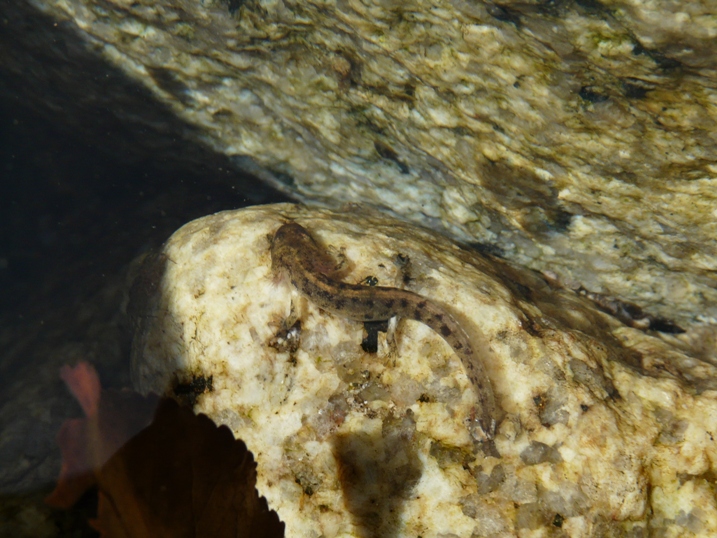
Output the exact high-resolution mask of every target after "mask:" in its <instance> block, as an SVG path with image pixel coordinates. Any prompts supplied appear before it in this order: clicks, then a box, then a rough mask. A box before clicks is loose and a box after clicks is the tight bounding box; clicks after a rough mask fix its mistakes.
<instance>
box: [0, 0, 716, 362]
mask: <svg viewBox="0 0 717 538" xmlns="http://www.w3.org/2000/svg"><path fill="white" fill-rule="evenodd" d="M3 9H4V10H6V13H8V14H9V15H7V16H6V18H5V19H4V24H5V30H7V32H6V35H7V36H14V37H11V39H8V40H7V43H11V42H23V39H27V36H28V35H31V36H33V35H35V36H37V35H40V34H42V32H43V25H42V24H41V25H28V24H24V25H19V24H16V20H19V19H16V18H15V17H14V14H15V13H17V12H20V11H23V10H37V11H40V12H42V13H43V14H45V15H46V16H48V17H49V18H50V20H56V21H59V24H60V25H61V26H62V27H63V28H65V29H67V31H68V32H70V33H71V32H76V34H77V36H78V41H79V42H81V43H86V44H88V48H89V50H91V51H94V52H93V53H94V54H95V55H97V56H99V57H101V58H103V59H104V60H105V61H106V62H108V64H111V65H112V66H113V68H116V69H119V70H120V71H121V72H123V73H125V74H126V75H127V76H128V77H129V78H131V79H133V80H135V81H138V82H139V85H140V86H142V87H143V88H144V89H145V90H147V91H148V92H149V93H150V94H151V95H153V96H154V97H155V98H156V99H158V100H159V101H160V102H161V103H163V104H164V105H166V107H167V108H169V109H171V110H173V111H174V113H175V114H176V115H177V116H178V117H179V118H181V119H182V120H183V121H184V122H186V124H187V125H189V126H191V128H190V129H187V130H186V132H183V134H184V135H185V136H188V137H191V138H192V139H195V140H199V141H201V142H202V143H206V144H208V145H209V146H211V147H212V148H214V149H215V150H217V151H219V152H221V153H223V154H226V155H229V156H232V158H233V159H234V162H235V164H236V165H237V166H239V167H242V168H244V169H247V170H250V171H252V172H253V173H255V174H257V175H259V176H260V177H262V178H264V179H266V180H267V181H269V182H271V183H272V184H273V185H275V186H277V187H279V188H281V189H282V190H283V191H284V192H286V193H289V194H291V195H292V196H295V197H299V198H301V199H302V200H305V201H320V202H323V203H327V204H335V203H337V202H338V203H343V202H350V201H353V202H368V203H373V204H375V205H379V206H383V207H384V208H387V209H389V210H391V211H393V212H395V213H397V214H400V215H402V216H403V217H405V218H407V219H410V220H413V221H414V222H419V223H421V224H424V225H429V226H431V227H434V228H442V229H443V230H444V231H447V232H448V233H449V234H451V235H453V236H454V237H457V238H459V239H461V240H463V241H473V242H478V243H482V244H484V245H485V246H486V248H489V249H491V250H492V251H494V252H500V253H501V254H502V255H503V256H505V257H506V258H508V259H510V260H511V261H514V262H517V263H519V264H522V265H526V266H529V267H532V268H535V269H540V270H551V271H553V272H555V273H556V275H557V276H558V277H559V278H560V279H561V280H563V281H565V282H567V283H569V285H572V283H573V282H574V283H576V284H577V285H582V286H584V287H585V288H586V289H587V290H589V291H591V292H597V293H602V294H607V295H613V296H616V297H619V298H621V299H623V300H626V301H629V302H633V303H637V304H639V305H641V306H643V307H645V308H646V309H647V310H648V311H649V312H650V313H651V314H653V315H657V316H663V317H668V318H670V319H672V320H674V321H675V322H676V323H677V324H678V325H680V326H684V328H687V329H690V331H691V332H689V334H690V338H691V343H692V349H693V351H694V352H695V353H699V354H701V356H704V357H712V358H714V357H715V346H714V341H715V339H717V337H716V336H715V328H714V327H715V325H716V321H715V320H717V277H716V276H715V274H716V273H715V271H716V270H717V227H716V225H715V209H714V208H715V204H716V202H717V195H716V194H715V193H717V189H716V188H715V187H716V184H717V143H716V142H717V140H716V138H715V137H716V135H715V133H716V132H717V129H716V128H715V127H716V119H717V106H716V105H715V103H717V98H716V96H717V76H716V75H715V68H716V67H717V63H716V61H715V58H717V54H715V43H717V40H715V36H717V22H716V20H715V17H714V10H713V8H712V6H711V4H710V2H689V3H681V2H651V1H639V0H635V1H629V2H628V1H624V0H623V1H619V0H614V1H613V0H610V1H606V2H596V1H578V2H570V1H566V2H538V3H525V2H502V3H500V4H494V3H490V2H467V1H465V0H446V1H442V2H422V1H418V0H417V1H414V2H410V3H406V2H371V1H359V0H341V1H337V2H335V3H328V4H327V3H326V2H292V1H273V2H263V1H262V2H259V1H256V0H249V1H246V2H241V1H236V0H210V1H205V2H195V1H185V0H151V1H149V0H133V1H131V2H129V1H124V0H115V1H111V2H94V1H91V0H62V1H57V2H56V1H49V0H30V1H27V2H26V1H24V0H9V1H8V2H6V3H4V8H3ZM45 26H47V27H48V28H49V27H50V25H49V24H47V25H45ZM33 39H34V38H33ZM47 48H48V49H49V50H48V53H50V52H52V51H53V50H54V49H55V47H53V46H52V45H48V47H47ZM77 48H79V47H78V46H77V44H76V43H69V44H66V45H64V46H63V47H62V51H63V54H64V56H62V61H66V62H67V65H66V67H67V69H60V68H57V69H56V68H55V67H54V66H53V67H52V68H50V69H48V68H47V67H43V66H42V65H40V66H38V68H33V69H30V70H28V69H26V65H25V64H26V63H27V61H26V60H23V61H22V62H21V63H19V64H18V63H17V62H16V61H15V60H14V59H13V58H15V57H16V55H14V54H10V53H8V52H7V51H6V52H5V54H4V55H3V58H4V61H3V63H4V64H5V65H6V67H5V69H10V70H11V71H12V73H13V76H18V77H27V76H30V77H32V76H43V75H45V74H46V73H47V72H48V71H53V72H54V71H57V72H58V73H59V72H72V70H73V65H74V64H73V58H74V56H73V54H72V52H73V50H75V49H77ZM58 50H59V49H58ZM38 54H40V53H38ZM7 66H14V67H7ZM74 69H75V70H77V69H78V68H77V67H76V66H75V67H74ZM80 69H81V68H80ZM29 73H33V74H35V75H29ZM37 74H41V75H37ZM59 78H60V79H61V80H63V82H65V83H66V84H71V81H68V80H66V79H65V78H64V77H59ZM48 80H51V81H53V82H55V80H56V79H53V78H52V77H50V78H49V79H48ZM102 80H103V77H102V76H99V75H98V76H97V77H93V78H92V84H93V88H94V87H95V86H94V85H96V84H98V82H97V81H102ZM118 88H119V89H120V90H121V89H122V88H123V86H122V84H121V83H119V82H118V81H117V80H116V77H113V78H112V81H111V82H108V83H107V88H106V89H107V92H109V94H111V95H116V94H117V93H118ZM82 89H83V90H84V86H83V88H82ZM122 91H123V92H124V94H127V95H129V94H130V93H131V91H130V89H126V90H122ZM122 91H120V92H119V93H122ZM107 92H103V91H101V90H100V89H93V90H92V91H91V92H90V93H92V94H94V95H87V96H86V98H82V97H83V94H82V93H81V92H74V94H73V95H75V96H77V98H75V99H69V100H64V101H63V100H61V99H58V98H57V95H58V94H60V93H61V91H60V90H58V86H57V85H56V84H55V85H53V91H52V92H46V93H47V99H49V100H50V101H53V102H56V101H59V102H61V103H62V106H67V107H72V106H79V107H85V108H87V107H91V106H92V103H93V102H95V103H104V95H105V94H106V93H107ZM116 101H117V102H121V103H122V105H121V106H117V107H112V106H111V105H108V106H109V107H110V108H112V109H116V110H118V111H127V112H126V113H124V114H123V116H124V120H126V121H139V123H142V121H144V123H146V124H147V127H148V128H149V129H153V128H155V127H157V122H156V121H155V120H153V119H151V117H150V118H148V119H146V120H145V119H144V118H145V117H147V116H148V115H150V116H151V113H150V112H148V111H147V110H146V107H138V111H137V112H136V113H132V111H131V110H132V108H131V106H126V105H127V103H125V97H123V96H122V95H118V96H117V97H116ZM56 108H57V107H56ZM102 108H105V107H104V105H103V106H102ZM117 114H121V113H120V112H117ZM166 128H167V127H166V126H164V127H160V129H166ZM172 128H173V129H176V130H182V129H181V128H180V129H177V128H176V126H175V127H172ZM183 131H184V130H183ZM705 340H707V341H708V342H710V344H709V345H704V343H703V342H704V341H705Z"/></svg>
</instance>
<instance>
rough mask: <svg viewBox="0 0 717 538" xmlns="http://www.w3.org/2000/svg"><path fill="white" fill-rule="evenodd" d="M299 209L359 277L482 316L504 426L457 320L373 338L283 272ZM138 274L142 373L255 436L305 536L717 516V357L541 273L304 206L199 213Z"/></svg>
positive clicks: (480, 328) (482, 341) (684, 522)
mask: <svg viewBox="0 0 717 538" xmlns="http://www.w3.org/2000/svg"><path fill="white" fill-rule="evenodd" d="M287 219H295V220H296V221H297V222H299V223H300V224H301V225H302V226H304V227H305V228H307V229H308V230H310V231H311V233H312V234H313V235H314V237H316V238H317V239H318V240H320V241H321V242H322V244H323V245H324V246H325V247H326V248H327V249H328V251H329V252H330V253H331V254H332V256H333V257H334V258H335V259H336V260H337V262H341V264H342V267H343V268H344V269H345V277H344V280H346V281H348V282H354V283H360V282H363V281H364V280H365V279H366V278H368V277H375V278H376V279H378V282H379V284H380V285H384V286H393V287H406V288H408V289H411V290H412V291H415V292H417V293H419V294H422V295H424V296H426V297H428V298H430V299H431V300H435V301H437V302H439V303H441V304H444V305H447V307H448V308H450V309H451V311H452V312H453V313H454V314H455V315H456V316H457V318H458V319H459V320H461V322H462V323H464V324H465V328H466V330H467V331H468V332H469V334H471V336H472V338H474V339H475V342H474V344H475V346H476V347H480V348H481V349H482V352H483V356H484V358H485V360H486V367H487V369H488V373H489V376H490V378H491V380H492V383H493V386H494V388H495V392H496V395H497V398H498V403H499V405H500V407H501V409H502V414H501V416H500V417H498V418H499V419H500V420H501V422H500V425H499V427H498V431H497V434H496V437H495V442H494V444H493V445H491V444H490V443H484V442H480V441H479V440H476V439H475V438H474V437H473V436H472V435H471V429H470V428H469V425H470V423H471V419H472V416H471V412H472V409H473V404H474V402H475V400H474V398H475V394H474V393H473V391H472V389H471V387H470V386H469V382H468V379H467V377H466V376H465V372H464V370H463V368H462V366H461V364H460V361H459V359H458V358H457V357H456V356H455V355H454V354H453V353H452V350H451V348H450V347H449V346H448V345H446V344H445V342H443V340H442V339H441V338H440V336H438V335H437V334H435V333H433V332H432V331H431V330H430V329H428V328H427V327H425V326H424V325H422V324H420V323H417V322H411V321H399V323H398V324H397V326H394V327H391V328H389V332H388V333H387V334H386V335H384V334H381V335H380V336H379V346H378V353H376V354H372V353H367V352H365V351H363V350H362V347H361V341H362V335H363V327H362V325H361V324H360V323H358V322H353V321H349V320H346V319H341V318H338V317H335V316H332V315H330V314H328V313H326V312H323V311H321V310H319V309H318V308H316V307H315V306H314V305H313V304H312V303H311V302H310V301H308V300H306V299H305V298H303V297H302V296H300V295H299V294H298V292H297V291H296V290H295V289H294V288H293V287H292V286H291V284H290V283H289V282H287V281H285V280H282V279H278V278H276V277H275V275H274V274H273V273H272V270H271V260H270V253H269V247H270V241H271V237H272V234H273V232H274V231H275V230H276V229H277V228H278V227H279V226H280V225H281V224H282V223H283V222H286V220H287ZM139 282H140V284H139V285H138V286H139V292H137V293H139V295H140V296H143V302H144V307H143V308H144V309H143V310H139V316H138V318H137V319H138V320H139V322H140V323H139V325H138V326H139V327H141V330H140V331H139V332H138V333H137V334H136V335H135V342H134V345H133V348H134V349H133V365H132V376H133V380H134V383H135V386H136V387H137V388H139V389H141V390H143V391H149V390H154V391H157V392H160V393H167V394H172V395H174V396H175V397H180V398H182V399H185V400H187V401H189V402H190V403H191V404H193V405H194V408H195V410H196V411H198V412H203V413H206V414H208V415H209V416H210V417H211V418H212V419H213V420H215V421H216V422H218V423H222V424H226V425H228V426H229V427H230V428H231V429H232V431H233V432H234V433H235V435H236V436H237V437H240V438H242V439H244V440H245V441H246V443H247V445H248V446H249V449H250V450H251V451H252V452H253V453H254V455H255V457H256V460H257V462H258V473H259V479H258V487H259V489H260V492H261V493H262V495H265V496H266V497H267V499H268V500H269V503H270V506H271V507H272V508H273V509H275V510H277V512H278V513H279V516H280V518H281V519H282V520H283V521H284V522H285V523H286V524H287V536H326V537H332V536H418V535H420V536H423V537H437V536H465V537H470V536H517V535H520V536H545V535H546V533H549V534H550V535H556V536H571V537H583V536H584V537H588V536H634V537H643V536H648V535H653V534H654V533H657V534H659V535H664V536H705V537H706V536H714V535H715V533H717V501H716V500H715V496H714V489H715V487H716V484H715V476H716V475H715V473H716V472H717V444H716V443H715V440H714V435H715V434H716V433H717V376H716V375H715V373H716V372H715V367H713V366H711V365H710V364H707V363H703V362H700V361H697V360H694V359H692V358H690V357H688V356H686V355H684V354H682V353H681V352H680V351H679V350H678V347H677V346H676V345H674V344H675V342H676V341H677V337H675V336H669V335H660V334H657V333H645V332H642V331H639V330H637V329H634V328H630V327H626V326H624V325H622V324H621V323H619V322H618V321H617V320H615V319H613V318H611V317H609V316H608V315H606V314H604V313H602V312H600V311H598V310H596V309H595V307H594V305H593V304H592V303H591V302H589V301H587V300H586V299H584V298H582V297H579V296H577V295H576V294H574V293H572V292H570V291H567V290H564V289H561V288H558V289H554V288H551V287H550V286H549V284H548V283H547V282H546V281H545V280H544V279H543V278H541V277H539V276H537V275H536V274H534V273H531V272H529V271H525V270H522V269H516V268H514V267H513V266H511V265H509V264H506V263H505V262H503V261H500V260H497V259H492V258H486V257H484V256H482V255H480V254H477V253H476V252H474V251H472V250H470V249H465V248H459V247H457V246H455V245H453V244H451V243H450V242H448V241H447V240H446V239H445V238H442V237H440V236H437V235H436V234H434V233H432V232H428V231H426V230H423V229H418V228H413V227H410V226H408V225H405V224H402V223H399V222H396V221H393V220H391V219H389V218H387V217H385V216H381V215H379V214H373V213H366V211H365V210H363V209H362V208H358V207H348V208H346V209H345V210H344V211H343V212H340V213H336V212H331V211H328V210H323V211H318V210H308V209H305V208H302V207H300V206H294V205H288V204H286V205H275V206H263V207H255V208H249V209H245V210H240V211H233V212H223V213H218V214H216V215H213V216H209V217H205V218H202V219H199V220H197V221H194V222H191V223H189V224H187V225H186V226H184V227H183V228H181V229H180V230H179V231H178V232H176V233H175V234H174V235H173V236H172V238H170V240H169V241H168V242H167V244H166V245H165V247H164V250H163V252H162V254H161V255H160V256H158V257H157V259H156V262H155V265H154V268H153V270H152V271H149V272H148V273H147V274H146V275H145V278H144V280H140V281H139ZM148 283H153V284H155V285H149V284H148ZM150 289H154V290H156V293H154V294H148V293H146V291H147V290H150ZM137 293H135V297H137V296H138V295H137ZM192 387H195V388H196V387H201V390H195V391H192V390H191V388H192Z"/></svg>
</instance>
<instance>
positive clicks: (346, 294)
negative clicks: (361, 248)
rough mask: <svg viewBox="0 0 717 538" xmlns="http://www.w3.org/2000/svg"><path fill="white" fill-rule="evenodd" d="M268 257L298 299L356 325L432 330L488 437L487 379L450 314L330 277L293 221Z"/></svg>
mask: <svg viewBox="0 0 717 538" xmlns="http://www.w3.org/2000/svg"><path fill="white" fill-rule="evenodd" d="M271 259H272V266H273V269H274V271H275V272H276V273H279V272H283V271H286V272H287V273H288V274H289V277H290V279H291V283H292V284H293V285H294V286H295V287H296V288H297V289H298V290H299V291H300V292H301V293H302V294H303V295H305V296H306V297H307V298H309V300H311V301H312V302H313V303H315V304H316V305H317V306H319V307H320V308H322V309H324V310H326V311H328V312H331V313H332V314H336V315H337V316H341V317H345V318H348V319H353V320H356V321H385V320H388V319H390V318H392V317H394V316H399V317H402V318H407V319H413V320H416V321H420V322H421V323H424V324H426V325H428V326H429V327H430V328H431V329H433V330H434V331H435V332H437V333H438V334H439V335H440V336H441V337H442V338H443V339H444V340H445V341H446V342H448V344H450V345H451V347H452V348H453V349H454V350H455V352H456V355H458V356H459V357H460V359H461V361H463V365H464V366H465V368H466V371H467V372H468V377H469V379H470V380H471V382H472V383H473V386H474V387H475V389H476V393H477V395H478V405H479V409H478V413H477V417H478V419H479V421H480V425H481V428H482V429H483V431H484V433H485V434H486V435H487V436H488V437H489V438H492V437H493V432H494V429H495V411H496V407H495V400H494V396H493V389H492V387H491V383H490V379H489V378H488V376H487V375H486V372H485V368H484V366H483V363H482V362H481V361H480V359H479V357H478V356H477V355H476V354H475V352H474V351H473V347H472V346H471V343H470V339H469V338H468V335H467V334H466V332H465V330H464V329H463V327H461V326H460V325H459V324H458V322H457V321H456V320H455V318H454V317H453V316H452V315H451V314H450V313H448V312H447V311H446V310H445V309H443V308H441V307H440V306H438V305H437V304H436V303H433V302H431V301H429V300H428V299H426V298H425V297H422V296H420V295H418V294H416V293H413V292H411V291H408V290H402V289H399V288H388V287H382V286H362V285H358V284H348V283H346V282H341V281H338V280H334V279H332V278H330V277H329V276H327V274H326V273H328V272H330V269H329V267H330V263H329V262H330V257H329V255H328V254H327V253H326V251H325V250H324V249H322V248H321V247H320V246H319V245H318V244H317V243H316V242H315V241H314V239H313V238H312V237H311V235H309V232H308V231H306V229H305V228H303V227H302V226H301V225H299V224H296V223H295V222H290V223H288V224H284V225H283V226H281V227H280V228H279V229H278V230H277V231H276V233H275V234H274V239H273V241H272V244H271Z"/></svg>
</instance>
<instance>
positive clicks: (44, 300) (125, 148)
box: [0, 69, 286, 537]
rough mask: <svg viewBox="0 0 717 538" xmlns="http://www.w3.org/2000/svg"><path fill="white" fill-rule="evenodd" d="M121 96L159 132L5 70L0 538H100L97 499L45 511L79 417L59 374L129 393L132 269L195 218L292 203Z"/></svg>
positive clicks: (156, 110)
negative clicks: (62, 446)
mask: <svg viewBox="0 0 717 538" xmlns="http://www.w3.org/2000/svg"><path fill="white" fill-rule="evenodd" d="M73 76H76V77H77V79H78V82H77V83H78V84H79V85H81V84H82V77H83V76H84V74H83V73H81V72H79V73H76V74H75V75H73ZM113 76H114V77H117V76H118V75H117V74H114V75H113ZM3 77H5V78H4V79H3ZM123 84H125V87H126V88H130V90H131V91H130V97H129V98H128V100H129V102H131V100H132V98H133V97H132V95H131V93H132V92H133V91H134V95H135V97H137V98H138V99H140V100H141V107H143V108H144V109H148V110H152V113H153V114H155V116H154V117H153V120H156V118H161V121H162V124H161V125H162V129H159V130H157V131H153V130H151V129H143V128H142V127H141V122H139V123H137V124H132V123H129V124H128V123H124V122H122V120H121V115H122V112H123V111H116V110H111V109H108V108H106V107H102V106H100V105H99V104H98V108H97V109H96V110H93V108H92V107H89V108H88V107H87V103H85V105H84V107H83V109H82V110H83V111H84V112H87V111H89V112H90V114H89V115H87V116H85V119H84V120H83V118H78V117H77V116H76V115H73V110H72V109H65V110H57V107H56V106H55V104H56V102H57V99H56V98H57V95H58V92H59V91H60V90H58V89H57V88H54V89H53V90H52V94H51V95H50V94H48V101H47V102H45V101H44V100H43V98H42V92H41V91H38V88H39V89H41V86H37V87H35V88H34V91H33V92H32V93H31V94H27V93H25V92H23V91H22V86H23V84H22V80H20V79H17V78H16V77H12V78H10V79H8V78H7V73H6V72H3V70H2V69H0V537H4V536H37V537H41V536H67V535H73V536H92V535H94V533H93V532H92V531H91V530H90V529H89V527H88V526H87V524H86V520H87V517H88V516H89V515H91V513H92V499H91V496H88V498H87V499H86V502H84V503H81V505H80V506H79V507H77V508H76V509H75V510H74V511H70V512H62V511H59V510H54V509H50V508H48V507H46V506H45V505H44V503H43V498H44V497H45V496H46V495H47V494H48V493H49V491H51V489H52V488H53V485H54V480H55V479H56V478H57V474H58V472H59V466H60V454H59V449H58V447H57V445H56V442H55V437H56V434H57V431H58V430H59V427H60V425H61V424H62V422H63V421H64V420H65V419H67V418H71V417H79V416H81V410H80V408H79V406H78V405H77V404H76V402H74V401H73V399H72V398H71V396H70V395H69V393H68V391H67V390H66V388H65V386H64V384H63V383H62V382H61V381H60V379H59V368H60V367H61V366H62V365H63V364H76V363H77V362H78V361H80V360H86V361H89V362H91V363H92V364H93V365H95V367H96V368H97V370H98V372H99V374H100V378H101V380H102V383H103V386H105V387H123V386H128V384H129V352H130V345H131V330H130V327H129V325H128V323H127V318H126V315H125V310H126V301H127V292H128V286H129V280H130V278H129V277H130V275H131V273H132V270H133V267H136V266H137V265H138V264H137V263H136V261H137V260H138V259H139V258H141V257H142V255H143V254H146V253H147V252H150V251H151V250H153V249H157V248H159V247H161V245H162V243H163V242H164V241H165V240H166V239H167V238H168V237H169V236H170V235H171V234H172V233H173V232H174V231H175V230H177V229H178V228H179V227H181V226H182V225H183V224H185V223H187V222H189V221H191V220H193V219H195V218H198V217H201V216H204V215H208V214H211V213H215V212H217V211H222V210H228V209H236V208H240V207H244V206H248V205H255V204H263V203H271V202H279V201H286V198H285V197H283V196H282V195H279V194H278V193H276V192H275V191H273V190H272V189H270V188H268V187H266V186H264V185H263V184H261V183H260V182H259V180H257V179H255V178H252V177H249V176H246V175H242V174H241V173H239V172H237V171H236V170H234V169H233V168H232V167H231V164H230V163H229V161H228V160H227V158H226V157H225V156H223V155H218V154H216V153H214V152H212V151H211V150H210V149H208V148H203V147H197V146H196V144H192V143H191V142H188V141H187V138H188V137H185V136H182V134H181V133H182V132H185V133H186V131H187V129H190V127H187V126H185V125H182V124H179V122H178V120H176V118H173V117H172V116H171V114H169V112H167V111H165V110H163V109H162V107H161V106H160V105H159V104H153V103H152V102H151V101H149V100H148V98H147V96H146V94H145V93H144V92H143V91H142V90H141V89H140V90H136V91H135V90H132V83H131V81H123ZM115 88H116V86H115ZM95 113H96V116H95V117H96V118H97V121H95V120H93V114H95ZM67 118H72V121H69V122H68V121H65V120H66V119H67ZM172 129H176V130H177V132H178V135H177V136H176V137H168V136H167V134H166V133H167V132H172ZM174 156H176V157H177V158H176V160H175V159H174Z"/></svg>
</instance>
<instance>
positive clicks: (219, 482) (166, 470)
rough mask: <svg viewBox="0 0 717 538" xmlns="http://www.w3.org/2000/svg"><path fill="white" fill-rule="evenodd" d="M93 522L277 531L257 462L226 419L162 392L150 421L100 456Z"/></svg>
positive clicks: (115, 531) (191, 532)
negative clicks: (259, 487)
mask: <svg viewBox="0 0 717 538" xmlns="http://www.w3.org/2000/svg"><path fill="white" fill-rule="evenodd" d="M98 481H99V488H100V491H101V495H100V503H99V508H98V511H99V517H98V521H97V522H96V525H95V526H96V528H97V529H98V530H100V531H101V532H102V536H106V537H108V538H129V537H133V538H144V537H147V538H149V537H159V536H168V537H169V536H172V537H180V538H181V537H187V538H189V537H195V536H207V537H209V536H211V537H218V538H222V537H227V538H228V537H232V538H235V537H242V536H251V537H257V538H263V537H266V538H269V537H281V536H284V524H283V523H281V522H280V521H279V518H278V516H277V515H276V513H275V512H273V511H270V510H269V508H268V506H267V503H266V500H265V499H264V498H262V497H259V495H258V493H257V491H256V489H255V486H256V464H255V463H254V459H253V457H252V455H251V453H250V452H249V451H248V450H247V448H246V445H245V444H244V443H243V442H242V441H239V440H236V439H234V437H233V436H232V433H231V431H230V430H229V428H227V427H226V426H221V427H219V428H217V426H216V425H215V424H214V423H213V422H212V421H211V420H209V419H208V418H207V417H206V416H204V415H198V416H197V415H194V414H193V413H192V412H191V411H190V410H189V409H186V408H182V407H179V406H178V405H177V403H176V402H174V400H170V399H163V400H162V401H161V402H160V406H159V409H158V410H157V414H156V416H155V420H154V422H153V423H152V424H151V426H150V427H148V428H146V429H145V430H143V431H142V432H140V433H139V434H138V435H137V436H135V437H134V438H133V439H132V440H131V441H130V442H129V443H127V444H126V445H125V446H124V447H122V449H120V451H119V452H118V453H117V454H116V455H115V456H114V457H112V458H111V459H110V461H108V462H107V464H106V465H105V466H104V468H103V469H102V472H101V473H100V476H99V480H98Z"/></svg>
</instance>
